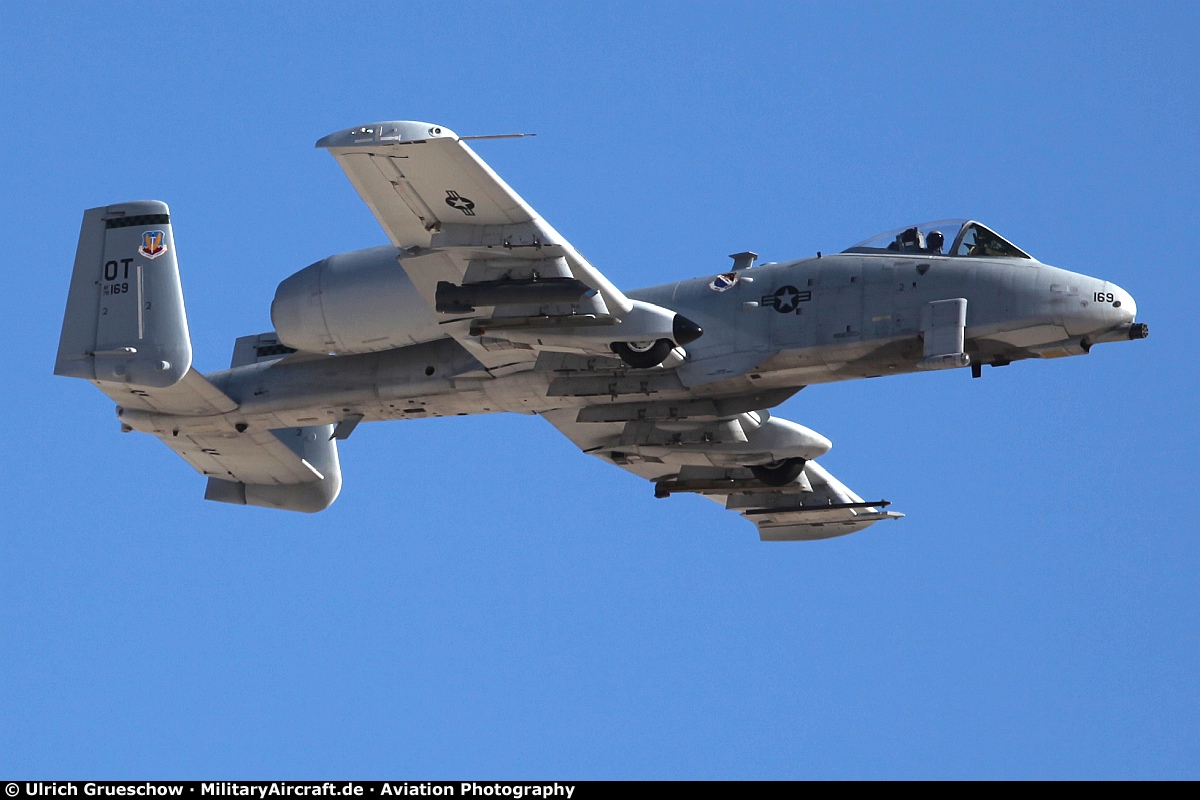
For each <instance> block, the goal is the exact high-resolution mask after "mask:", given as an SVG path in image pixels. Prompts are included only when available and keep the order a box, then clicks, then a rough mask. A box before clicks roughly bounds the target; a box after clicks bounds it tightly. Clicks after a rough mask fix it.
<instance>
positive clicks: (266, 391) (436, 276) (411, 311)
mask: <svg viewBox="0 0 1200 800" xmlns="http://www.w3.org/2000/svg"><path fill="white" fill-rule="evenodd" d="M465 138H471V137H460V136H457V135H456V134H454V133H453V132H452V131H450V130H448V129H446V128H443V127H440V126H438V125H431V124H429V123H424V122H380V123H375V124H371V125H363V126H360V127H357V128H351V129H350V130H346V131H342V132H340V133H335V134H333V135H331V136H327V137H325V138H323V139H321V140H320V141H319V142H317V147H321V148H325V149H327V150H329V152H330V153H332V154H333V156H334V157H335V158H336V159H337V161H338V163H339V164H340V165H341V166H342V168H343V169H344V170H345V172H346V174H347V175H348V176H349V178H350V181H351V182H352V183H353V184H354V187H355V189H357V190H358V193H359V194H360V195H361V196H362V199H363V200H365V201H366V203H367V205H368V206H369V207H370V209H371V211H372V212H374V214H375V217H376V218H377V219H378V220H379V223H380V224H381V225H382V226H383V229H384V230H385V231H386V232H387V234H388V237H389V238H390V239H391V242H392V243H391V245H390V246H386V247H374V248H371V249H368V250H359V251H357V252H351V253H343V254H341V255H335V256H330V257H329V258H326V259H324V260H322V261H319V262H317V263H315V264H313V265H311V266H308V267H305V268H304V269H302V270H300V271H299V272H297V273H296V274H294V275H292V276H291V277H289V278H287V279H286V280H284V281H283V282H282V283H281V284H280V285H279V288H278V290H277V291H276V293H275V299H274V302H273V303H272V305H271V319H272V321H273V323H274V326H275V330H273V331H271V332H269V333H261V334H257V335H252V336H243V337H241V338H239V339H238V340H237V342H236V344H235V345H234V350H233V363H232V364H231V366H230V368H229V369H227V370H224V371H221V372H214V373H212V374H209V375H201V374H200V373H199V372H197V371H196V370H194V369H192V368H191V363H192V351H191V343H190V340H189V336H188V326H187V319H186V317H185V314H184V306H183V293H182V290H181V288H180V280H179V272H178V268H177V262H176V250H175V240H174V237H173V235H172V228H171V219H170V215H169V212H168V209H167V206H166V204H165V203H161V202H156V201H140V202H130V203H120V204H117V205H110V206H106V207H101V208H94V209H91V210H88V211H86V212H84V216H83V227H82V231H81V232H80V237H79V248H78V251H77V254H76V259H75V267H74V274H73V276H72V279H71V287H70V293H69V297H68V300H67V311H66V318H65V320H64V322H63V329H62V338H61V340H60V343H59V349H58V359H57V362H56V364H55V369H54V371H55V373H56V374H58V375H66V376H71V377H77V378H86V379H87V380H89V381H91V382H92V383H94V384H95V385H96V386H97V387H98V388H99V389H100V391H102V392H104V393H105V394H106V395H108V397H110V398H111V399H113V400H114V401H116V402H117V403H118V407H117V415H118V417H119V418H120V422H121V427H122V430H125V431H130V430H135V431H143V432H146V433H152V434H154V435H155V436H157V437H159V438H160V439H161V440H162V441H163V443H165V444H166V445H167V446H168V447H170V448H171V449H172V450H174V451H175V452H176V453H178V454H179V455H180V456H182V457H183V459H184V460H185V461H187V462H188V463H189V464H191V465H192V466H193V467H194V468H195V469H196V470H198V471H199V472H200V473H202V474H203V475H205V476H207V478H208V486H207V490H206V492H205V495H204V496H205V497H206V498H207V499H209V500H219V501H222V502H227V503H238V504H246V505H256V506H266V507H269V508H281V509H290V510H294V511H320V510H321V509H324V508H326V507H328V506H329V504H330V503H332V502H333V500H334V499H335V498H336V497H337V495H338V491H339V490H340V488H341V482H342V477H341V470H340V468H339V464H338V454H337V441H338V440H339V439H345V438H347V437H348V436H349V435H350V434H351V432H352V431H353V430H354V429H355V426H356V425H357V424H358V423H359V422H363V421H374V420H392V419H417V418H424V417H444V416H455V415H464V414H483V413H491V412H498V411H511V412H517V413H522V414H539V415H541V416H543V417H545V418H546V420H547V421H549V422H550V424H551V425H553V426H554V427H556V428H557V429H558V430H559V431H561V432H562V433H563V434H564V435H565V436H567V437H568V438H569V439H570V440H571V441H573V442H574V443H575V444H577V445H578V446H579V447H580V448H581V449H582V450H583V451H584V452H585V453H589V454H591V455H594V456H597V457H599V458H602V459H604V460H605V461H609V462H611V463H613V464H615V465H617V466H619V467H622V468H623V469H627V470H629V471H630V472H633V473H636V474H638V475H640V476H642V477H644V478H647V479H649V480H650V481H652V482H653V483H654V491H655V495H656V496H657V497H667V496H669V495H671V494H673V493H681V492H693V493H699V494H702V495H704V496H707V497H709V498H710V499H712V500H716V501H718V502H720V503H723V504H724V505H725V507H726V508H728V509H730V510H732V511H736V512H738V513H740V514H742V516H744V517H745V518H746V519H748V520H751V521H752V522H754V523H755V524H756V525H757V526H758V530H759V534H760V536H761V538H762V539H764V540H798V539H824V538H828V537H831V536H839V535H842V534H846V533H852V532H854V531H858V530H862V529H863V528H865V527H867V526H869V525H871V524H873V523H875V522H876V521H878V520H882V519H888V518H897V517H900V516H902V515H900V514H896V513H894V512H889V511H885V510H883V509H884V508H885V507H886V505H887V503H886V502H885V501H875V502H869V501H864V500H863V499H862V498H861V497H860V496H859V495H857V494H855V493H854V492H852V491H851V490H850V489H848V488H847V487H846V486H845V485H844V484H843V483H842V482H841V481H839V480H837V479H836V478H834V477H833V476H832V475H830V474H829V473H828V472H827V471H826V470H825V469H824V468H822V467H821V466H820V464H819V463H818V462H817V461H816V459H819V458H820V457H821V456H822V455H824V454H825V453H826V451H828V450H829V448H830V442H829V440H828V439H826V438H825V437H824V436H821V435H820V434H818V433H816V432H814V431H811V430H809V429H808V428H805V427H803V426H801V425H797V424H796V423H794V422H789V421H787V420H784V419H780V418H779V417H774V416H772V415H771V414H770V412H769V410H768V409H770V408H773V407H775V406H777V405H778V404H780V403H782V402H783V401H785V400H786V399H788V398H789V397H791V396H792V395H794V394H795V393H796V392H797V391H799V390H800V389H801V388H803V387H805V386H807V385H809V384H814V383H826V382H830V381H842V380H851V379H855V378H871V377H877V376H882V375H898V374H901V373H908V372H914V371H918V370H936V369H947V368H960V367H970V368H971V369H972V370H973V372H974V375H975V376H979V374H980V370H981V369H982V366H983V365H984V364H989V365H991V366H1003V365H1006V364H1010V363H1011V362H1013V361H1017V360H1020V359H1026V358H1057V357H1060V356H1069V355H1082V354H1084V353H1087V352H1088V351H1089V350H1090V349H1091V348H1092V346H1093V345H1095V344H1098V343H1100V342H1115V341H1124V340H1129V339H1139V338H1142V337H1144V336H1146V334H1147V332H1148V329H1147V327H1146V325H1144V324H1140V323H1135V322H1134V318H1135V315H1136V306H1135V304H1134V301H1133V298H1132V297H1130V296H1129V294H1128V293H1127V292H1125V290H1123V289H1121V288H1120V287H1118V286H1115V285H1113V284H1112V283H1108V282H1106V281H1103V280H1100V279H1098V278H1090V277H1088V276H1086V275H1080V274H1078V273H1074V272H1068V271H1066V270H1062V269H1058V268H1056V267H1051V266H1048V265H1046V264H1042V263H1039V262H1038V261H1037V260H1036V259H1035V258H1033V257H1032V256H1030V255H1029V254H1027V253H1025V252H1024V251H1023V250H1021V249H1020V248H1018V247H1017V246H1015V245H1013V244H1011V243H1010V242H1008V241H1007V240H1005V239H1004V238H1003V237H1001V236H1000V235H999V234H997V233H995V232H994V231H992V230H990V229H989V228H987V227H985V226H984V225H982V224H980V223H978V222H974V221H961V220H960V221H954V222H947V221H943V222H938V223H934V224H931V225H916V226H910V227H907V228H903V229H900V230H897V231H894V232H892V233H887V234H883V235H881V236H878V237H875V238H873V239H869V240H867V241H865V242H863V243H862V244H859V245H857V246H854V247H851V248H849V249H847V250H845V251H843V252H841V253H837V254H828V255H824V256H822V255H821V254H820V253H818V254H817V256H816V257H815V258H805V259H801V260H798V261H788V262H785V263H773V264H764V265H762V266H758V267H755V266H754V261H755V259H756V255H755V254H754V253H739V254H737V255H734V256H732V258H733V261H734V263H733V265H732V267H731V269H730V270H729V271H728V272H725V273H723V274H719V275H705V276H703V277H699V278H694V279H692V280H685V281H679V282H677V283H670V284H666V285H662V286H655V287H652V288H648V289H639V290H637V291H632V292H628V293H626V292H623V291H622V290H621V289H619V288H617V287H616V286H615V285H613V284H612V282H610V281H609V280H608V279H607V278H606V277H605V276H604V275H603V273H601V272H600V270H598V269H597V268H596V267H595V266H593V265H592V264H591V263H590V262H589V261H588V260H587V259H586V258H584V257H583V256H582V255H581V254H580V253H579V252H578V251H577V250H575V248H574V247H572V246H571V245H570V243H568V242H567V240H566V239H565V238H563V237H562V236H561V235H560V234H559V233H558V232H557V231H555V230H554V228H552V227H550V225H549V224H548V223H547V222H546V221H545V220H543V219H542V218H541V217H540V216H538V214H537V213H536V212H535V211H534V210H533V209H532V208H531V207H530V206H529V205H528V204H527V203H526V202H525V201H524V200H522V199H521V197H519V196H518V195H517V194H516V192H514V191H513V190H512V189H511V188H509V186H508V184H506V183H505V182H504V181H503V180H501V179H500V178H499V177H498V176H497V175H496V174H495V173H494V172H493V171H492V170H491V169H490V168H489V167H488V166H487V165H486V164H485V163H484V162H483V161H482V160H481V159H480V158H479V157H478V156H477V155H476V154H475V153H474V152H473V151H472V150H471V148H470V147H469V146H468V145H467V143H466V141H465Z"/></svg>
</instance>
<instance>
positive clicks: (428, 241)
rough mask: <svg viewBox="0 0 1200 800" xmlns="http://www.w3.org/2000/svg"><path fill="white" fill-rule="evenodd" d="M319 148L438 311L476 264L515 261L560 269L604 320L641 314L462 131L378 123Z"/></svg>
mask: <svg viewBox="0 0 1200 800" xmlns="http://www.w3.org/2000/svg"><path fill="white" fill-rule="evenodd" d="M317 147H321V148H325V149H327V150H329V152H330V153H332V154H333V156H334V158H336V159H337V161H338V164H340V165H341V167H342V169H343V170H345V172H346V175H347V176H348V177H349V178H350V182H351V183H352V184H354V188H355V189H356V190H358V193H359V195H361V196H362V199H363V200H364V201H365V202H366V204H367V205H368V206H369V207H370V209H371V211H372V212H373V213H374V214H375V218H376V219H377V220H379V224H380V225H382V226H383V229H384V230H385V231H386V232H387V234H388V236H389V237H390V238H391V240H392V243H393V244H395V245H396V246H397V247H399V248H401V249H404V250H407V251H408V254H409V255H408V257H406V258H404V259H403V261H402V262H401V266H403V267H404V269H405V270H406V271H407V272H408V274H409V277H410V278H411V279H412V281H413V283H414V284H415V285H416V287H417V289H418V291H420V293H421V295H422V296H423V297H424V298H425V300H426V302H428V303H429V305H430V306H431V307H435V306H436V305H437V303H436V289H437V283H438V282H439V281H448V282H451V283H455V284H462V283H464V278H468V277H469V276H467V270H468V267H469V262H470V261H471V260H472V259H476V260H487V259H492V260H496V259H507V260H509V261H513V262H520V261H536V262H543V266H553V265H552V264H550V263H548V262H559V263H561V264H562V265H563V266H565V269H566V274H565V275H557V276H556V277H572V278H575V279H576V280H579V281H582V282H583V283H584V284H586V285H587V286H588V287H590V288H591V289H593V290H595V292H596V293H598V294H599V296H600V297H601V298H602V300H603V303H604V306H605V308H604V311H605V313H608V314H612V315H615V316H617V317H620V316H623V315H625V314H627V313H629V311H630V310H631V309H632V308H633V303H632V301H631V300H630V299H629V298H628V297H626V296H625V295H624V294H623V293H622V292H621V290H620V289H618V288H617V287H616V286H614V285H613V284H612V283H611V282H610V281H609V280H608V279H607V278H606V277H604V275H603V274H601V273H600V271H599V270H597V269H596V268H595V267H594V266H592V265H591V263H589V262H588V261H587V259H585V258H584V257H583V256H581V255H580V254H579V253H578V252H577V251H576V250H575V248H574V247H572V246H571V245H570V244H569V243H568V242H567V241H566V240H565V239H564V238H563V237H562V236H560V235H559V233H558V232H557V231H555V230H554V228H552V227H550V225H549V223H547V222H546V221H545V220H544V219H542V218H541V217H540V216H538V214H537V212H536V211H534V210H533V209H532V208H530V206H529V205H528V204H527V203H526V202H525V201H524V200H522V199H521V197H520V196H519V195H518V194H517V193H516V192H514V191H513V190H512V189H511V188H510V187H509V186H508V184H507V183H505V182H504V181H503V180H501V178H500V176H498V175H497V174H496V173H495V172H493V171H492V169H491V168H490V167H489V166H488V165H487V164H485V163H484V162H483V160H482V159H480V158H479V156H477V155H476V154H475V153H474V151H472V150H471V148H470V147H468V146H467V144H466V142H465V141H464V140H463V139H462V138H461V137H459V136H458V135H457V134H455V133H454V132H453V131H451V130H448V129H447V128H443V127H441V126H438V125H433V124H430V123H427V122H378V123H374V124H371V125H363V126H359V127H357V128H351V129H349V130H345V131H341V132H339V133H334V134H331V135H329V136H326V137H325V138H323V139H321V140H320V141H318V142H317ZM480 271H481V273H495V271H496V268H493V269H491V270H489V269H488V268H487V267H481V268H480ZM486 277H494V274H488V275H486ZM542 277H547V276H546V275H544V274H543V276H542Z"/></svg>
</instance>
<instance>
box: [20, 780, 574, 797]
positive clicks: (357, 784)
mask: <svg viewBox="0 0 1200 800" xmlns="http://www.w3.org/2000/svg"><path fill="white" fill-rule="evenodd" d="M576 786H577V784H576V783H559V782H550V783H522V782H517V781H482V782H481V781H398V782H389V781H349V782H333V781H325V782H320V783H317V782H309V781H269V782H268V781H139V782H126V781H87V782H84V781H21V782H16V781H10V782H8V783H6V784H5V787H4V794H5V796H6V797H9V798H19V797H187V796H199V797H248V798H258V799H259V800H265V798H267V797H509V798H514V800H520V798H525V797H563V798H566V799H567V800H572V798H574V796H575V789H576Z"/></svg>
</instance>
